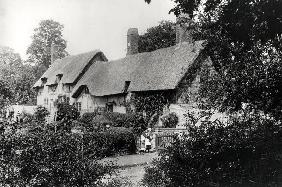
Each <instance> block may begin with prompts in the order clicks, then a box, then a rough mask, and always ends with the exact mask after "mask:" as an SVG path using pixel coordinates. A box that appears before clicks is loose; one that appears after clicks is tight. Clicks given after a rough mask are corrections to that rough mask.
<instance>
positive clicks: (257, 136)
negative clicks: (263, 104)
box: [144, 111, 282, 187]
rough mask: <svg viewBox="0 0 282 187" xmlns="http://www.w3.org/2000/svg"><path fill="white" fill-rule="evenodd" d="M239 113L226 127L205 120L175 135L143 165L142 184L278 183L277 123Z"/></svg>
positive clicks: (280, 132) (280, 170)
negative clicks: (156, 156)
mask: <svg viewBox="0 0 282 187" xmlns="http://www.w3.org/2000/svg"><path fill="white" fill-rule="evenodd" d="M237 116H239V117H233V118H232V121H230V124H229V125H227V126H224V125H223V124H220V123H212V122H209V121H206V122H203V123H202V124H201V125H200V126H199V127H196V126H192V127H191V128H190V129H189V134H184V135H183V136H182V137H179V138H177V137H176V138H175V142H174V143H173V144H172V146H170V147H169V148H168V149H167V150H165V151H163V152H162V153H161V157H160V159H159V160H158V161H155V163H154V165H153V167H151V168H147V170H146V172H147V173H146V175H145V178H144V182H145V183H146V185H148V186H158V185H157V184H165V185H164V186H236V187H237V186H256V187H263V186H280V185H281V184H282V181H281V174H282V168H281V161H282V160H281V158H280V156H279V155H280V154H281V151H282V150H281V140H282V139H281V137H282V136H281V135H282V128H281V122H280V121H275V120H274V118H270V117H269V116H267V115H265V114H263V113H253V114H252V112H250V111H248V112H247V113H246V114H244V113H243V114H240V115H237ZM151 175H153V176H154V177H151ZM155 177H157V178H155ZM156 183H157V184H156Z"/></svg>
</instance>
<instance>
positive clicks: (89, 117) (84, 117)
mask: <svg viewBox="0 0 282 187" xmlns="http://www.w3.org/2000/svg"><path fill="white" fill-rule="evenodd" d="M97 114H99V113H98V112H86V113H84V114H82V116H81V118H80V119H79V121H80V122H82V123H85V124H90V123H91V122H92V120H93V118H94V117H95V116H96V115H97Z"/></svg>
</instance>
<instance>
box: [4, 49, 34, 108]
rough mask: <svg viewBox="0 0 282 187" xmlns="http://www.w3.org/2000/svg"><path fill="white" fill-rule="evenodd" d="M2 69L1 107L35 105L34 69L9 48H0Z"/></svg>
mask: <svg viewBox="0 0 282 187" xmlns="http://www.w3.org/2000/svg"><path fill="white" fill-rule="evenodd" d="M0 67H1V68H0V85H1V88H0V90H1V91H0V103H1V104H0V106H1V107H3V106H6V105H9V104H16V103H18V104H32V103H34V101H35V93H34V91H33V90H32V85H33V84H34V81H35V80H34V76H33V68H32V67H31V66H30V65H25V64H23V63H22V60H21V58H20V55H19V54H18V53H15V52H14V50H13V49H11V48H9V47H0Z"/></svg>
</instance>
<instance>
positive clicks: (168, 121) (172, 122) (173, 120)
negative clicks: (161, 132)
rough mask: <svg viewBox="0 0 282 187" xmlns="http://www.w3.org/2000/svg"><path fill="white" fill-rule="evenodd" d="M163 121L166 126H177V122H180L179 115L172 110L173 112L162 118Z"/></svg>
mask: <svg viewBox="0 0 282 187" xmlns="http://www.w3.org/2000/svg"><path fill="white" fill-rule="evenodd" d="M161 121H162V123H163V126H164V127H165V128H175V127H176V125H177V123H178V117H177V115H176V113H174V112H172V113H169V114H168V115H166V116H163V117H162V118H161Z"/></svg>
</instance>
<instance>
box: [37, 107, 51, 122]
mask: <svg viewBox="0 0 282 187" xmlns="http://www.w3.org/2000/svg"><path fill="white" fill-rule="evenodd" d="M48 115H49V111H48V110H47V108H45V107H44V106H37V107H36V109H35V112H34V119H35V120H36V121H38V122H45V118H46V117H47V116H48Z"/></svg>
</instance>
